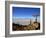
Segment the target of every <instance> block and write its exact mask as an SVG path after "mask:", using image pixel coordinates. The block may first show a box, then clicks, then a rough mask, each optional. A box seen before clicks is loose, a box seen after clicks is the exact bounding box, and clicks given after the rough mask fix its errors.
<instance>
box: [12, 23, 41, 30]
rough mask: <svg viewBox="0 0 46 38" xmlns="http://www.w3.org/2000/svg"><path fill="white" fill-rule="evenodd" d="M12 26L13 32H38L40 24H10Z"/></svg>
mask: <svg viewBox="0 0 46 38" xmlns="http://www.w3.org/2000/svg"><path fill="white" fill-rule="evenodd" d="M12 26H13V29H12V30H13V31H23V30H40V23H38V22H33V23H32V24H29V25H19V24H15V23H13V24H12Z"/></svg>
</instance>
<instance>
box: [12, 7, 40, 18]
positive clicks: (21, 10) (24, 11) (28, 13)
mask: <svg viewBox="0 0 46 38" xmlns="http://www.w3.org/2000/svg"><path fill="white" fill-rule="evenodd" d="M33 14H36V15H40V8H31V7H30V8H28V7H12V15H13V17H16V18H31V17H33V16H32V15H33Z"/></svg>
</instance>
